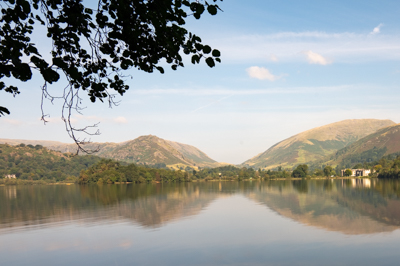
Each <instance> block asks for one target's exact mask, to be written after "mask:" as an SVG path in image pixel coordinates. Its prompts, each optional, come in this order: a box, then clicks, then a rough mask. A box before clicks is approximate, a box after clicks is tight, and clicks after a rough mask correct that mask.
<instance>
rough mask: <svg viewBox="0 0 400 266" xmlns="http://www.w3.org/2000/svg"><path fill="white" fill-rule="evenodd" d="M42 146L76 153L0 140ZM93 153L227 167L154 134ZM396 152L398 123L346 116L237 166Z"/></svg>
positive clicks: (351, 160)
mask: <svg viewBox="0 0 400 266" xmlns="http://www.w3.org/2000/svg"><path fill="white" fill-rule="evenodd" d="M21 143H22V144H25V145H41V146H44V147H46V148H47V149H49V150H53V151H57V152H61V153H75V152H76V146H75V144H66V143H62V142H56V141H45V140H21V139H0V144H8V145H11V146H16V145H20V144H21ZM85 148H86V149H88V150H95V149H99V151H98V152H97V153H95V154H94V155H96V156H98V157H102V158H108V159H113V160H117V161H121V162H126V163H135V164H142V165H149V166H161V167H168V168H170V169H176V170H177V169H185V168H186V167H190V168H191V169H200V168H215V167H221V166H224V165H227V164H226V163H219V162H216V161H215V160H213V159H212V158H210V157H209V156H208V155H207V154H206V153H204V152H203V151H201V150H199V149H198V148H196V147H194V146H191V145H188V144H182V143H178V142H174V141H170V140H164V139H162V138H159V137H157V136H153V135H147V136H140V137H138V138H136V139H134V140H130V141H125V142H121V143H111V142H105V143H89V144H86V145H85ZM398 152H400V124H396V123H395V122H393V121H391V120H378V119H349V120H344V121H340V122H336V123H332V124H328V125H324V126H321V127H317V128H313V129H310V130H307V131H304V132H301V133H299V134H296V135H294V136H292V137H290V138H287V139H285V140H282V141H281V142H278V143H276V144H275V145H273V146H272V147H270V148H268V149H266V151H265V152H263V153H261V154H259V155H256V156H254V157H253V158H251V159H249V160H247V161H245V162H243V163H242V164H240V165H237V166H239V167H247V168H254V169H263V170H267V169H277V168H278V167H280V168H283V169H293V168H294V167H296V165H299V164H308V165H310V166H313V167H317V166H321V165H331V166H332V167H336V166H342V167H351V166H352V165H354V164H356V163H364V162H368V161H372V160H379V159H380V158H381V157H382V156H386V155H389V154H395V153H398Z"/></svg>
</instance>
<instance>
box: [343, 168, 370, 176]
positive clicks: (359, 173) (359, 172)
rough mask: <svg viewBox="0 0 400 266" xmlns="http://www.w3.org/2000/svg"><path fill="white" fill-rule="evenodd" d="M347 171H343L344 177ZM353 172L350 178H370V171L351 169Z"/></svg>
mask: <svg viewBox="0 0 400 266" xmlns="http://www.w3.org/2000/svg"><path fill="white" fill-rule="evenodd" d="M346 170H347V169H343V170H341V171H340V172H341V174H342V176H344V172H345V171H346ZM350 170H351V175H350V176H368V175H369V174H370V173H371V170H370V169H350Z"/></svg>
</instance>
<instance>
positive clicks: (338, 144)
mask: <svg viewBox="0 0 400 266" xmlns="http://www.w3.org/2000/svg"><path fill="white" fill-rule="evenodd" d="M394 124H395V123H394V122H393V121H391V120H378V119H351V120H344V121H340V122H336V123H332V124H328V125H325V126H322V127H317V128H313V129H310V130H307V131H304V132H302V133H300V134H297V135H294V136H292V137H290V138H288V139H285V140H283V141H281V142H279V143H277V144H275V145H273V146H272V147H271V148H269V149H268V150H266V151H265V152H263V153H261V154H259V155H257V156H255V157H253V158H251V159H250V160H247V161H246V162H244V163H243V164H242V166H250V167H254V168H263V169H271V168H276V167H278V166H282V167H284V168H292V167H294V166H295V165H298V164H301V163H308V162H314V161H317V160H321V159H322V158H324V157H325V156H328V155H332V154H334V153H335V152H336V151H338V150H339V149H342V148H344V147H346V146H347V145H349V144H351V143H353V142H355V141H357V140H359V139H361V138H363V137H365V136H367V135H369V134H372V133H374V132H376V131H377V130H379V129H381V128H385V127H388V126H391V125H394Z"/></svg>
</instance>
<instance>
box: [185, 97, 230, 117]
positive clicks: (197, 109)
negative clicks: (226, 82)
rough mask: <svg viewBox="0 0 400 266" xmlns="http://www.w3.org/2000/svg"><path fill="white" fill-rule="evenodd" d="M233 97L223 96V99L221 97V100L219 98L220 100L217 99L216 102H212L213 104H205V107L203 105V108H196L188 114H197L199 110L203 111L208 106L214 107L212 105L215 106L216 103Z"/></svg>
mask: <svg viewBox="0 0 400 266" xmlns="http://www.w3.org/2000/svg"><path fill="white" fill-rule="evenodd" d="M232 96H233V95H228V96H225V97H223V98H221V99H219V100H216V101H214V102H211V103H209V104H206V105H203V106H201V107H199V108H196V109H195V110H193V111H192V112H190V113H191V114H192V113H195V112H197V111H199V110H201V109H204V108H207V107H209V106H211V105H214V104H217V103H219V102H221V101H223V100H225V99H228V98H229V97H232Z"/></svg>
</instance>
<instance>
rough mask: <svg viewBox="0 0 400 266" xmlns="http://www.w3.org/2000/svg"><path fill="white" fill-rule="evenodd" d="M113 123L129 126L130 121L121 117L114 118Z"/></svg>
mask: <svg viewBox="0 0 400 266" xmlns="http://www.w3.org/2000/svg"><path fill="white" fill-rule="evenodd" d="M113 121H114V122H115V123H117V124H127V123H128V120H127V119H126V118H125V117H123V116H119V117H117V118H114V119H113Z"/></svg>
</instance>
